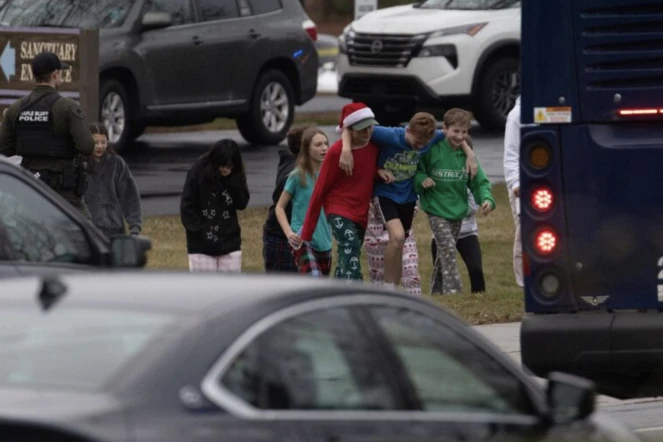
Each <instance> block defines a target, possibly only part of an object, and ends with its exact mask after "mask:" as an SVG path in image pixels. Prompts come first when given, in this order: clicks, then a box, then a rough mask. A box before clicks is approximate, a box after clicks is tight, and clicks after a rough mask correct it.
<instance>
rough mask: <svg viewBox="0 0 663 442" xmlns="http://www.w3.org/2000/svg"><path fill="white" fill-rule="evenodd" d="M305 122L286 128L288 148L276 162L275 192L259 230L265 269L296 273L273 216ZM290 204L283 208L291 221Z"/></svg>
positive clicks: (286, 245)
mask: <svg viewBox="0 0 663 442" xmlns="http://www.w3.org/2000/svg"><path fill="white" fill-rule="evenodd" d="M307 127H309V126H308V125H302V126H298V127H293V128H291V129H290V130H289V131H288V134H287V135H286V140H287V143H288V149H281V150H280V151H279V165H278V169H277V172H276V186H275V188H274V193H272V201H273V204H272V206H271V207H270V208H269V213H268V215H267V220H266V221H265V224H264V226H263V231H262V258H263V261H264V264H265V271H266V272H296V271H297V266H296V265H295V260H294V257H293V255H292V251H291V250H290V245H289V244H288V238H286V236H285V233H283V229H281V226H280V225H279V221H278V220H277V219H276V203H277V202H278V200H279V198H280V197H281V194H282V193H283V187H284V186H285V182H286V180H287V179H288V176H289V175H290V172H292V170H293V169H294V168H295V159H296V158H297V154H299V149H300V146H301V144H302V133H303V132H304V130H306V128H307ZM291 206H292V204H288V205H287V206H286V208H285V214H286V216H287V217H288V223H289V222H290V216H291V212H292V207H291Z"/></svg>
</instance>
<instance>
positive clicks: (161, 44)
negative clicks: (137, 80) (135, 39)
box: [135, 0, 206, 111]
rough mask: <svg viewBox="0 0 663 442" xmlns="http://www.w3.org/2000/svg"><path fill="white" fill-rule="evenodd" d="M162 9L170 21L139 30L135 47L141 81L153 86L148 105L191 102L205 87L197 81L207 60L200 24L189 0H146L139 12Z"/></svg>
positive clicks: (156, 108) (157, 107)
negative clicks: (140, 67) (139, 65)
mask: <svg viewBox="0 0 663 442" xmlns="http://www.w3.org/2000/svg"><path fill="white" fill-rule="evenodd" d="M147 12H165V13H168V14H170V15H171V17H172V25H171V26H169V27H167V28H163V29H152V30H146V31H143V32H142V33H141V34H140V42H139V43H138V44H137V45H136V46H135V51H136V53H137V54H138V56H139V57H140V58H141V60H142V62H143V70H144V80H145V81H144V83H143V84H145V85H146V86H147V87H150V88H151V89H152V93H151V94H148V96H150V95H151V96H152V99H151V100H150V99H148V107H150V108H151V109H152V110H156V111H158V110H165V109H168V107H166V108H160V106H171V105H178V104H179V105H181V104H188V103H194V102H196V101H197V100H198V97H199V96H200V92H199V90H200V89H201V87H204V83H201V82H200V76H201V75H202V74H201V71H202V70H203V69H204V68H205V63H206V60H205V58H204V55H203V54H202V52H201V45H202V40H201V39H200V28H199V25H198V24H197V23H196V22H195V14H194V9H193V4H192V2H191V0H146V2H145V5H144V7H143V11H142V13H143V14H145V13H147Z"/></svg>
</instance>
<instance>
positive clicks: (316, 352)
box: [222, 308, 395, 410]
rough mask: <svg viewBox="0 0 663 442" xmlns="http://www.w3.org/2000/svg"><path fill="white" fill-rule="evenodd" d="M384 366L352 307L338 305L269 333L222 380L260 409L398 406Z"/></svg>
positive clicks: (255, 342)
mask: <svg viewBox="0 0 663 442" xmlns="http://www.w3.org/2000/svg"><path fill="white" fill-rule="evenodd" d="M380 367H381V364H380V363H379V362H378V360H377V355H376V352H375V350H374V348H373V346H371V345H370V344H369V343H368V341H367V339H366V337H365V333H362V332H361V331H360V329H359V327H358V326H357V324H356V323H355V321H354V320H353V317H352V314H351V313H350V311H349V310H347V309H345V308H334V309H327V310H323V311H317V312H313V313H308V314H304V315H301V316H297V317H295V318H292V319H290V320H287V321H285V322H282V323H280V324H278V325H276V326H275V327H273V328H272V329H269V330H267V331H265V332H264V333H263V334H262V335H260V336H259V337H258V338H257V339H256V340H255V341H254V342H253V343H252V344H251V345H249V346H248V347H247V348H246V349H245V351H244V352H243V353H242V354H241V355H240V356H239V357H238V358H237V359H236V360H235V361H234V362H233V363H232V365H231V366H230V368H229V369H228V371H227V372H226V374H225V375H224V376H223V378H222V384H223V385H224V386H225V388H226V389H227V390H229V391H231V392H232V393H234V394H235V395H236V396H238V397H240V398H242V399H244V400H245V401H246V402H247V403H249V404H251V405H253V406H254V407H257V408H261V409H272V410H314V409H315V410H388V409H394V408H395V400H394V396H393V394H392V390H391V388H390V387H389V384H388V381H387V378H386V376H385V375H384V374H383V372H382V370H381V369H380Z"/></svg>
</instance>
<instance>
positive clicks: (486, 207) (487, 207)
mask: <svg viewBox="0 0 663 442" xmlns="http://www.w3.org/2000/svg"><path fill="white" fill-rule="evenodd" d="M492 211H493V204H492V203H491V202H490V201H484V202H483V204H482V205H481V212H482V213H483V216H488V214H489V213H490V212H492Z"/></svg>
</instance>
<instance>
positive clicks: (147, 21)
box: [141, 12, 173, 31]
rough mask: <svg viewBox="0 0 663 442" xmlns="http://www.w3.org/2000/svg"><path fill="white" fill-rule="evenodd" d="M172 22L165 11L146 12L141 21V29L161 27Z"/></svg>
mask: <svg viewBox="0 0 663 442" xmlns="http://www.w3.org/2000/svg"><path fill="white" fill-rule="evenodd" d="M172 24H173V17H172V16H171V15H170V14H168V13H167V12H147V13H145V15H143V21H142V23H141V25H142V29H143V31H149V30H151V29H163V28H167V27H168V26H170V25H172Z"/></svg>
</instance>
